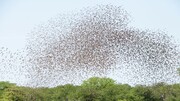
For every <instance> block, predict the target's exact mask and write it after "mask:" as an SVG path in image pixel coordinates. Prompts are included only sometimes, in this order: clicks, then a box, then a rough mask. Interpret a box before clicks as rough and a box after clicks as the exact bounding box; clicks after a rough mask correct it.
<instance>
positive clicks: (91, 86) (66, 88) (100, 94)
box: [0, 77, 180, 101]
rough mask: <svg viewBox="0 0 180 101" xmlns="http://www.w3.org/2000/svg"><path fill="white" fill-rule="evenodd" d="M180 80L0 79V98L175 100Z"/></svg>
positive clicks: (15, 100)
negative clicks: (47, 83) (45, 82)
mask: <svg viewBox="0 0 180 101" xmlns="http://www.w3.org/2000/svg"><path fill="white" fill-rule="evenodd" d="M179 100H180V84H172V85H168V84H165V83H158V84H155V85H152V86H143V85H136V86H134V87H132V86H130V85H128V84H117V83H116V82H115V81H114V80H112V79H110V78H99V77H92V78H90V79H88V80H85V81H83V83H82V84H81V85H80V86H77V85H72V84H66V85H59V86H57V87H54V88H29V87H22V86H16V85H15V84H12V83H8V82H0V101H179Z"/></svg>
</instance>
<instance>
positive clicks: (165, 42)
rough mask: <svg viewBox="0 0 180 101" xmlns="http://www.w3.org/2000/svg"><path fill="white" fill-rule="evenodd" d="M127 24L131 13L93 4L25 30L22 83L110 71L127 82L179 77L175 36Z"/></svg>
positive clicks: (171, 80) (42, 82)
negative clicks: (24, 74) (23, 76)
mask: <svg viewBox="0 0 180 101" xmlns="http://www.w3.org/2000/svg"><path fill="white" fill-rule="evenodd" d="M129 23H130V15H129V14H128V13H127V12H126V11H125V10H124V9H122V8H121V7H118V6H113V5H97V6H94V7H87V8H84V9H83V10H81V11H79V12H76V13H73V14H62V15H59V16H57V17H54V18H52V19H50V20H49V21H48V22H47V23H46V24H42V25H39V26H37V27H36V28H35V29H33V30H32V32H30V33H29V34H28V37H27V44H26V48H25V52H26V55H24V56H22V58H23V62H22V64H23V67H25V68H26V72H27V73H26V77H27V78H28V82H27V84H26V85H28V86H34V87H38V86H56V85H59V84H66V83H73V84H79V83H80V82H82V80H85V79H87V78H89V77H92V76H100V77H106V76H108V75H112V77H116V78H117V81H118V80H119V81H118V82H119V83H128V84H153V83H158V82H168V83H177V82H180V77H179V76H178V74H177V71H176V69H177V68H178V66H179V65H180V59H179V49H178V48H179V45H178V44H176V43H175V42H174V39H173V38H172V37H171V36H168V35H167V34H166V33H165V32H163V31H151V30H148V29H145V30H140V29H138V28H135V27H130V26H128V25H129ZM1 61H2V60H1ZM122 74H123V75H122ZM120 78H123V79H125V82H122V81H120Z"/></svg>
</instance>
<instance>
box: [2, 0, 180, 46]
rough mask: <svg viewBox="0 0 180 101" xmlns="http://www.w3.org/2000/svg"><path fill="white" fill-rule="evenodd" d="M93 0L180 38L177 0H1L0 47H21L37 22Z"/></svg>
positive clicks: (134, 23)
mask: <svg viewBox="0 0 180 101" xmlns="http://www.w3.org/2000/svg"><path fill="white" fill-rule="evenodd" d="M96 4H113V5H119V6H123V8H124V9H125V10H127V11H128V12H129V13H130V15H131V16H132V18H133V20H132V23H131V25H132V26H135V27H137V28H141V29H144V28H150V29H153V30H157V29H162V30H165V31H167V32H168V33H169V34H170V35H173V36H175V37H176V38H177V39H178V40H180V27H179V26H180V12H179V11H180V1H179V0H1V1H0V47H1V46H5V47H8V48H9V49H10V50H16V49H21V48H23V47H24V46H25V39H26V34H27V33H29V32H30V31H31V30H33V28H34V27H36V26H37V25H39V24H41V23H44V22H46V21H47V20H48V19H50V18H52V17H54V16H56V15H57V14H59V13H66V12H72V11H78V10H79V9H82V8H83V7H86V6H94V5H96Z"/></svg>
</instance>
